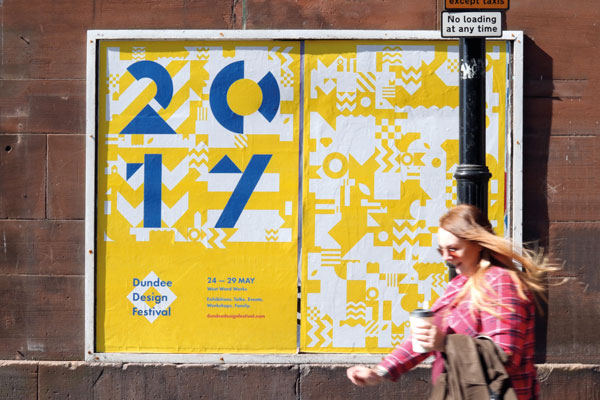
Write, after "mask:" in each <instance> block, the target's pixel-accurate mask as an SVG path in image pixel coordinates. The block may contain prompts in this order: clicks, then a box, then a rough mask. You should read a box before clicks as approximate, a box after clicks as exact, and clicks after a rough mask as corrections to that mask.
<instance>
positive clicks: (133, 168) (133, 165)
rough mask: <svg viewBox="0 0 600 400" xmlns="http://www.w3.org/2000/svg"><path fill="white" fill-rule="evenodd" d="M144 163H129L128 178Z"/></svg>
mask: <svg viewBox="0 0 600 400" xmlns="http://www.w3.org/2000/svg"><path fill="white" fill-rule="evenodd" d="M142 165H144V164H142V163H127V179H129V178H131V177H132V176H133V174H135V173H136V172H137V170H138V169H140V167H141V166H142Z"/></svg>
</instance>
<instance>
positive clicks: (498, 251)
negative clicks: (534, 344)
mask: <svg viewBox="0 0 600 400" xmlns="http://www.w3.org/2000/svg"><path fill="white" fill-rule="evenodd" d="M440 227H441V228H443V229H445V230H446V231H448V232H450V233H452V234H453V235H454V236H456V237H458V238H460V239H464V240H468V241H470V242H473V243H476V244H478V245H479V246H481V247H482V248H483V251H482V256H481V259H480V261H479V268H478V269H477V272H475V273H474V274H473V275H472V276H471V278H470V279H469V280H468V281H467V283H466V284H465V286H464V287H463V289H462V290H461V292H460V293H459V294H458V296H457V298H456V299H455V301H454V303H455V304H456V303H458V302H459V301H461V300H462V299H463V298H464V297H465V295H466V294H467V293H469V294H470V299H471V306H472V308H471V311H473V309H478V310H481V311H487V312H489V313H490V314H492V315H495V316H498V315H499V314H498V312H497V311H496V307H505V308H507V309H509V310H510V311H513V312H514V309H512V307H510V306H509V305H507V304H500V303H499V301H498V300H496V299H494V298H493V296H490V295H489V293H493V291H492V289H491V287H490V286H489V284H487V282H486V280H485V279H484V275H485V272H486V269H487V268H488V267H489V266H497V267H501V268H504V269H506V270H507V271H508V273H509V275H510V276H511V278H512V280H513V281H514V283H515V286H516V289H517V294H518V296H519V297H520V298H521V299H523V300H527V299H528V297H527V294H526V292H530V293H531V294H533V295H534V297H533V300H534V301H535V303H536V305H537V306H538V309H540V311H541V305H540V302H541V301H546V296H545V291H546V285H545V276H546V274H547V273H548V272H551V271H555V270H557V269H558V268H557V267H556V266H555V265H553V264H551V263H550V262H549V261H548V259H547V258H545V257H543V256H542V255H541V254H539V253H535V252H533V251H529V250H526V249H514V246H513V244H512V243H511V242H510V241H508V240H506V239H504V238H501V237H499V236H497V235H496V234H495V233H494V231H493V229H492V224H490V221H489V220H488V219H487V217H486V216H485V215H483V213H482V212H481V210H479V209H478V208H477V207H474V206H471V205H467V204H462V205H459V206H457V207H454V208H452V209H451V210H450V211H448V212H447V213H446V214H444V215H443V216H442V217H441V218H440ZM519 250H520V251H519ZM515 262H516V263H518V264H520V265H521V268H519V267H518V266H517V265H516V264H515Z"/></svg>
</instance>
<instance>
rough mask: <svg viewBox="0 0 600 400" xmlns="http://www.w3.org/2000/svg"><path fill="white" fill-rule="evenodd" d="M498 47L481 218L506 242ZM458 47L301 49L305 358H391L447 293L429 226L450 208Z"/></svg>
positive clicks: (490, 49)
mask: <svg viewBox="0 0 600 400" xmlns="http://www.w3.org/2000/svg"><path fill="white" fill-rule="evenodd" d="M507 62H508V60H507V48H506V43H505V42H488V43H487V70H486V71H487V72H486V91H487V93H486V96H487V104H486V127H487V133H486V140H487V160H486V162H487V166H488V168H489V170H490V172H491V173H492V178H491V180H490V182H489V195H488V198H489V216H490V220H491V221H492V224H493V226H494V228H495V230H496V233H498V234H499V235H503V233H504V229H505V227H504V214H505V212H504V208H505V204H504V203H505V200H504V193H505V179H504V171H505V136H506V113H507V108H506V103H507V98H506V92H507ZM458 67H459V59H458V43H457V42H449V41H379V42H377V41H373V42H366V41H362V42H361V41H307V42H306V43H305V55H304V120H303V127H304V128H303V132H304V144H303V166H304V168H303V218H302V220H303V222H302V223H303V226H302V232H303V234H302V300H301V304H302V317H301V335H300V349H301V351H306V352H363V353H364V352H368V353H378V352H387V351H389V350H390V349H392V348H393V347H395V346H396V345H398V344H400V343H401V342H402V341H403V340H404V339H405V338H406V337H407V334H408V315H409V312H410V311H412V310H413V309H415V308H418V307H428V306H430V305H432V304H433V302H434V301H435V300H436V299H437V298H438V297H439V296H440V295H441V294H442V293H443V291H444V288H445V287H446V282H447V279H448V273H447V268H446V267H445V266H444V265H443V264H442V260H441V258H440V257H439V255H438V254H437V251H436V247H437V241H436V232H437V225H438V218H439V217H440V216H441V215H442V214H443V212H444V211H445V210H446V209H448V208H450V207H452V206H453V205H455V204H456V188H455V182H454V179H453V174H454V171H455V170H456V167H457V164H458V126H459V121H458V106H459V104H458V103H459V96H458Z"/></svg>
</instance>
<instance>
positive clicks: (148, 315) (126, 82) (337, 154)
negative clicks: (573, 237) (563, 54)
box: [95, 39, 509, 353]
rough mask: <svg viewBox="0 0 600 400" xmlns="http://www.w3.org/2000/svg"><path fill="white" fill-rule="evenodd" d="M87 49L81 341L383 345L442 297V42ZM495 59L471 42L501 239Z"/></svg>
mask: <svg viewBox="0 0 600 400" xmlns="http://www.w3.org/2000/svg"><path fill="white" fill-rule="evenodd" d="M97 54H98V57H97V58H98V66H97V93H98V94H97V104H96V106H97V135H96V140H97V143H96V146H97V155H96V202H95V204H96V215H95V216H96V225H95V226H96V229H95V234H96V276H95V290H96V293H95V296H96V302H95V311H96V314H95V350H96V351H97V352H103V353H296V352H297V351H298V350H300V351H301V352H315V353H334V352H338V353H339V352H354V353H384V352H387V351H389V350H390V349H391V348H393V347H394V346H396V345H397V344H399V343H400V342H401V341H402V340H404V339H405V338H406V337H407V335H408V333H409V332H408V327H407V325H408V323H407V321H408V313H409V312H410V311H411V310H413V309H414V308H417V307H428V306H430V305H431V304H433V302H434V301H435V300H436V299H437V298H438V297H439V296H440V295H441V294H442V292H443V290H444V288H445V286H446V284H447V280H448V275H447V268H446V267H445V266H444V265H443V264H442V262H441V259H440V257H439V255H438V254H437V251H436V248H437V238H436V234H437V225H438V218H439V216H440V215H441V214H443V212H444V211H445V210H447V209H448V208H450V207H452V206H453V205H455V204H456V202H457V199H456V187H455V181H454V178H453V174H454V172H455V170H456V167H457V165H458V101H459V97H458V65H459V60H458V43H457V42H454V41H442V40H433V41H424V40H423V41H420V40H410V41H360V40H285V41H283V40H282V41H278V40H264V41H245V40H188V39H186V40H183V39H182V40H153V41H150V40H146V41H144V40H101V41H100V45H99V48H98V52H97ZM508 58H509V57H508V49H507V42H502V41H497V42H496V41H488V43H487V73H486V91H487V93H486V99H487V103H486V128H487V137H486V146H487V148H486V151H487V157H486V162H487V166H488V168H489V170H490V172H491V173H492V178H491V180H490V182H489V193H488V198H489V216H490V219H491V221H492V224H493V225H494V228H495V230H496V232H497V233H498V234H499V235H503V234H504V230H505V229H506V227H505V223H504V217H505V191H506V189H505V178H504V176H505V171H506V166H505V158H506V157H505V152H506V142H505V140H506V131H507V113H508V108H507V102H508V101H509V99H508V98H507V92H508V91H509V88H508V87H507V85H508V83H507V65H508V63H509V59H508ZM298 287H300V298H299V294H298ZM298 304H300V308H298ZM298 312H300V314H298ZM298 324H300V325H299V326H298ZM298 329H299V330H298Z"/></svg>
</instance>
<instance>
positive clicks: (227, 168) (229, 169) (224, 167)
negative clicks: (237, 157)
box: [210, 156, 242, 174]
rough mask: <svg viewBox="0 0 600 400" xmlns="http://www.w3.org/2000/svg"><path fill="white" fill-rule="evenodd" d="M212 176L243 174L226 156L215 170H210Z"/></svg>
mask: <svg viewBox="0 0 600 400" xmlns="http://www.w3.org/2000/svg"><path fill="white" fill-rule="evenodd" d="M210 173H211V174H231V173H237V174H241V173H242V171H240V169H239V168H238V167H237V165H235V164H234V163H233V161H231V158H229V157H228V156H224V157H223V158H221V161H219V162H218V163H217V165H215V166H214V167H213V169H211V170H210Z"/></svg>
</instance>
